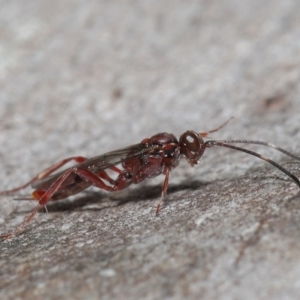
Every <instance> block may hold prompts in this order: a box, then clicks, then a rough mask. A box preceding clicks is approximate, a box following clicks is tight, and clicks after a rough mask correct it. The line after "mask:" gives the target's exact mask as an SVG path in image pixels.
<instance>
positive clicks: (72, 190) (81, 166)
mask: <svg viewBox="0 0 300 300" xmlns="http://www.w3.org/2000/svg"><path fill="white" fill-rule="evenodd" d="M230 120H231V119H229V120H228V121H227V122H225V123H224V124H222V125H221V126H219V127H217V128H216V129H213V130H210V131H207V132H201V133H197V132H195V131H191V130H188V131H186V132H185V133H183V134H182V135H181V136H180V138H179V140H177V139H176V137H175V136H174V135H173V134H171V133H166V132H163V133H158V134H155V135H153V136H152V137H150V138H146V139H144V140H142V142H141V143H139V144H135V145H132V146H129V147H127V148H123V149H120V150H116V151H112V152H108V153H106V154H103V155H99V156H96V157H93V158H89V159H88V158H85V157H82V156H75V157H69V158H67V159H64V160H61V161H59V162H58V163H56V164H54V165H52V166H50V167H49V168H47V169H45V170H44V171H42V172H41V173H39V174H38V175H37V176H35V177H34V178H32V179H31V180H30V181H29V182H27V183H26V184H24V185H22V186H20V187H17V188H15V189H12V190H7V191H3V192H0V195H6V194H11V193H15V192H17V191H19V190H21V189H24V188H26V187H27V186H29V185H31V187H32V188H33V189H34V192H33V193H32V199H33V200H36V201H38V204H37V206H36V207H35V209H34V210H33V211H32V212H31V213H30V215H29V216H28V217H27V218H26V219H25V221H24V222H23V223H22V224H21V225H19V226H18V227H17V228H16V229H15V230H13V231H12V232H10V233H8V234H5V235H2V236H1V237H2V238H3V239H8V238H10V237H12V236H15V235H17V234H19V233H20V232H22V231H23V230H24V228H25V227H26V226H27V225H28V224H29V223H30V221H31V220H32V219H33V217H34V216H35V215H36V213H37V212H38V211H39V210H40V209H41V208H42V207H45V209H46V210H47V208H46V204H47V203H48V202H49V201H57V200H60V199H64V198H67V197H68V196H70V195H74V194H77V193H79V192H81V191H83V190H85V189H86V188H88V187H90V186H95V187H98V188H100V189H103V190H106V191H108V192H113V191H119V190H122V189H125V188H127V187H128V186H129V185H131V184H133V183H134V184H137V183H140V182H141V181H143V180H145V179H146V178H151V177H156V176H158V175H160V174H163V175H164V176H165V178H164V182H163V185H162V192H161V198H160V200H159V202H158V205H157V207H156V214H158V213H159V211H160V208H161V205H162V203H163V200H164V197H165V195H166V193H167V188H168V182H169V175H170V172H171V170H172V169H174V168H176V167H177V166H178V164H179V162H180V160H181V159H182V158H185V159H186V160H187V161H188V163H189V164H190V165H191V166H194V165H196V164H198V162H199V160H200V158H201V157H202V155H203V153H204V151H205V150H206V149H207V148H212V147H215V146H219V147H226V148H230V149H233V150H237V151H242V152H245V153H247V154H250V155H253V156H256V157H258V158H260V159H262V160H264V161H266V162H268V163H270V164H271V165H273V166H274V167H276V168H277V169H279V170H280V171H281V172H283V173H285V174H286V175H287V176H289V177H290V178H291V179H292V180H293V181H294V182H295V183H296V184H297V185H298V187H299V188H300V181H299V179H298V178H297V177H296V176H295V175H294V174H292V173H291V172H289V171H288V170H287V169H285V168H284V167H282V166H281V165H279V164H277V163H276V162H274V161H273V160H271V159H269V158H267V157H264V156H262V155H260V154H258V153H256V152H253V151H250V150H248V149H244V148H240V147H237V146H234V145H232V144H257V145H261V146H266V147H270V148H273V149H275V150H278V151H280V152H282V153H284V154H285V155H287V156H289V157H292V158H294V159H296V160H298V161H300V157H299V156H296V155H294V154H292V153H290V152H288V151H286V150H284V149H282V148H280V147H277V146H275V145H273V144H270V143H267V142H262V141H253V140H208V141H206V142H205V141H204V140H203V138H205V137H206V138H207V137H208V134H210V133H213V132H216V131H218V130H219V129H221V128H222V127H224V126H225V125H226V124H227V123H228V122H229V121H230ZM70 161H75V162H77V164H76V165H75V166H73V167H70V168H68V169H66V170H63V171H60V172H57V173H54V172H55V171H57V170H58V169H59V168H61V167H62V166H63V165H65V164H66V163H68V162H70ZM117 165H121V167H117ZM108 170H111V171H113V172H115V173H116V179H113V178H112V177H111V176H109V174H108V172H107V171H108ZM53 173H54V174H53Z"/></svg>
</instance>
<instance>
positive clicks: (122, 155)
mask: <svg viewBox="0 0 300 300" xmlns="http://www.w3.org/2000/svg"><path fill="white" fill-rule="evenodd" d="M153 149H154V147H153V146H148V145H145V144H135V145H132V146H129V147H126V148H123V149H119V150H115V151H111V152H107V153H104V154H102V155H99V156H95V157H92V158H90V159H87V160H86V161H84V162H82V163H80V164H76V165H74V166H72V167H70V168H68V169H71V168H74V167H75V168H82V169H87V170H89V171H91V172H92V173H99V172H101V171H104V170H106V169H108V168H110V167H112V166H115V165H118V164H120V163H122V162H124V161H125V160H127V159H131V158H134V157H139V156H141V155H143V154H145V153H148V152H151V151H152V150H153ZM68 169H65V170H63V171H60V172H57V173H55V174H53V175H50V176H47V177H45V178H42V179H40V180H37V181H35V182H33V183H32V185H31V187H32V188H34V189H45V188H47V187H49V186H50V185H51V184H52V183H53V182H54V181H55V180H57V179H58V178H59V177H60V176H61V175H62V174H63V173H64V172H65V171H66V170H68Z"/></svg>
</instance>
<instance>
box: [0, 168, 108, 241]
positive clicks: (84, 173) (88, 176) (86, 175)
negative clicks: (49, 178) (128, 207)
mask: <svg viewBox="0 0 300 300" xmlns="http://www.w3.org/2000/svg"><path fill="white" fill-rule="evenodd" d="M72 173H75V174H76V175H78V176H80V177H81V178H82V179H84V180H86V181H88V182H89V183H91V184H92V185H94V186H96V187H98V188H101V189H104V190H106V191H113V188H112V187H110V186H108V185H106V184H105V183H104V182H103V181H102V180H101V179H100V178H99V177H98V176H97V175H96V174H94V173H91V172H90V171H88V170H85V169H79V168H72V169H69V170H67V171H66V172H65V173H63V174H62V175H61V176H60V177H59V178H58V179H57V180H56V181H55V182H54V183H53V184H52V185H51V186H50V188H49V189H48V190H47V191H46V192H45V193H44V194H43V196H42V197H41V198H40V200H39V204H38V205H37V206H36V208H35V209H34V210H33V211H32V213H31V214H30V215H29V216H28V217H27V219H26V220H25V221H24V222H23V223H22V224H21V225H19V226H18V227H17V228H16V229H15V230H13V231H12V232H10V233H8V234H6V235H2V236H1V238H3V239H8V238H10V237H12V236H15V235H17V234H19V233H20V232H22V231H23V230H24V228H25V227H26V226H27V225H28V224H29V223H30V221H31V220H32V219H33V217H34V216H35V214H36V213H37V212H38V210H39V209H40V208H41V207H42V206H45V205H46V204H47V202H48V201H50V200H51V198H52V196H53V195H54V194H55V193H56V192H57V191H58V190H59V188H60V187H61V185H62V184H63V183H64V182H65V180H67V179H68V176H69V175H70V174H72Z"/></svg>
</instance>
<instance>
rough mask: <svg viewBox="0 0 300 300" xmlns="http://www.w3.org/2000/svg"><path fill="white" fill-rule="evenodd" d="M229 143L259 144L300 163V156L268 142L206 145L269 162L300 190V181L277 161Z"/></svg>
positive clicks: (242, 141) (237, 141)
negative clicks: (238, 152) (228, 149)
mask: <svg viewBox="0 0 300 300" xmlns="http://www.w3.org/2000/svg"><path fill="white" fill-rule="evenodd" d="M229 143H232V144H234V143H241V144H257V145H262V146H266V147H270V148H273V149H275V150H278V151H280V152H282V153H284V154H285V155H287V156H290V157H292V158H294V159H296V160H298V161H300V157H299V156H296V155H294V154H292V153H290V152H288V151H286V150H284V149H282V148H280V147H277V146H275V145H273V144H270V143H266V142H261V141H250V140H249V141H248V140H215V141H213V140H212V141H207V142H205V143H204V145H206V147H213V146H220V147H226V148H230V149H234V150H237V151H241V152H245V153H247V154H250V155H253V156H256V157H258V158H260V159H262V160H264V161H266V162H268V163H269V164H271V165H273V166H274V167H275V168H277V169H279V170H280V171H281V172H283V173H285V174H286V175H287V176H289V177H290V178H291V179H292V180H293V181H294V182H295V183H296V184H297V185H298V187H299V188H300V181H299V179H298V178H297V177H296V176H295V175H294V174H292V173H291V172H289V171H288V170H287V169H285V168H284V167H282V166H281V165H279V164H277V163H276V162H275V161H273V160H271V159H270V158H268V157H265V156H263V155H261V154H259V153H256V152H254V151H251V150H248V149H244V148H240V147H237V146H233V145H229Z"/></svg>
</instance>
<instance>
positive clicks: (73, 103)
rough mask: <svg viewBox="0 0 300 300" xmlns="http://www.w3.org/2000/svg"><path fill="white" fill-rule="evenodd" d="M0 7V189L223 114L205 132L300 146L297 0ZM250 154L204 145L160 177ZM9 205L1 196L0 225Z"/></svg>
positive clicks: (187, 175)
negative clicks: (198, 155)
mask: <svg viewBox="0 0 300 300" xmlns="http://www.w3.org/2000/svg"><path fill="white" fill-rule="evenodd" d="M0 7H1V9H0V144H1V147H0V160H1V172H0V177H1V190H2V189H6V188H11V187H14V186H16V185H19V184H22V183H24V182H25V181H26V180H28V179H29V178H30V177H31V176H33V175H35V174H36V173H37V172H39V171H40V170H41V169H43V168H45V167H47V166H48V165H50V164H52V163H54V162H56V161H58V160H60V159H62V158H65V157H68V156H73V155H82V156H87V157H92V156H95V155H99V154H102V153H105V152H107V151H111V150H115V149H118V148H120V147H125V146H128V145H131V144H135V143H137V142H140V141H141V140H142V139H144V138H146V137H148V136H151V135H153V134H156V133H158V132H164V131H166V132H172V133H174V134H175V135H176V136H179V135H180V134H181V133H182V132H184V131H186V130H189V129H191V130H195V131H198V132H203V131H206V130H210V129H214V128H215V127H217V126H219V125H220V124H222V123H223V122H224V121H226V120H228V119H229V118H230V117H231V116H234V117H235V119H234V120H233V121H231V122H230V123H229V124H228V125H227V126H226V127H225V128H223V129H222V130H221V131H219V132H217V133H214V134H213V135H212V136H211V137H212V138H218V139H229V138H231V139H232V138H234V139H255V140H263V141H269V142H272V143H274V144H278V145H279V146H282V147H283V148H286V149H287V150H290V151H292V152H294V153H296V154H299V153H300V152H299V140H300V139H299V138H300V133H299V113H300V85H299V79H300V18H299V15H300V2H298V1H293V0H284V1H283V0H282V1H276V2H275V1H272V0H265V1H259V0H251V1H250V0H245V1H238V0H226V1H210V0H209V1H208V0H201V1H195V0H194V1H192V0H189V1H179V0H173V1H168V0H163V1H153V0H141V1H134V0H131V1H130V0H126V1H105V0H101V1H96V0H93V1H83V0H77V1H71V0H64V1H57V0H52V1H38V0H27V1H21V0H10V1H6V0H0ZM259 152H260V153H263V154H266V153H269V154H268V156H271V157H273V158H275V159H276V158H277V159H278V158H280V157H282V156H281V155H280V154H276V153H273V154H272V155H271V154H270V151H269V150H267V149H262V150H261V151H259ZM221 153H222V155H220V154H221ZM271 153H272V151H271ZM261 164H262V163H261V162H259V161H258V160H257V159H255V158H251V157H248V156H247V155H244V154H239V153H233V152H232V151H227V150H226V149H219V150H216V151H214V150H211V151H210V150H209V153H206V154H205V159H204V162H203V164H201V166H199V167H197V168H195V170H193V169H191V168H189V166H188V165H187V164H183V165H182V166H180V167H179V171H178V170H177V171H176V172H175V173H174V174H175V175H174V176H173V175H172V176H171V182H172V184H176V183H178V182H181V181H182V180H187V179H193V178H198V179H200V178H201V180H204V181H209V182H212V181H213V180H216V179H218V180H219V179H224V178H234V177H237V176H239V175H243V174H245V172H246V171H247V170H249V169H250V168H251V167H253V166H258V165H261ZM157 180H158V181H156V179H155V180H154V181H152V182H154V184H158V185H159V186H160V184H161V182H162V178H161V177H160V178H159V179H157ZM152 204H153V203H151V205H152ZM16 205H19V204H16V203H12V202H11V201H9V200H8V199H4V200H3V209H2V214H1V218H0V221H1V224H2V225H3V226H4V225H5V224H6V222H7V218H8V215H9V214H8V213H9V212H12V211H13V209H15V207H16ZM28 207H32V204H31V206H28ZM23 217H24V214H23V215H21V216H20V219H18V222H19V221H20V220H22V218H23ZM11 218H13V217H11ZM10 228H11V227H10Z"/></svg>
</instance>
